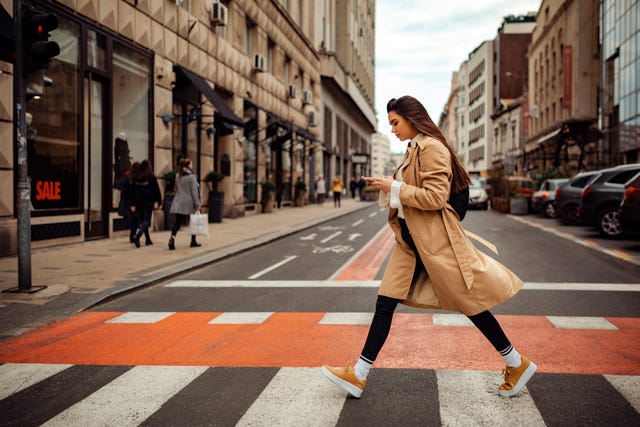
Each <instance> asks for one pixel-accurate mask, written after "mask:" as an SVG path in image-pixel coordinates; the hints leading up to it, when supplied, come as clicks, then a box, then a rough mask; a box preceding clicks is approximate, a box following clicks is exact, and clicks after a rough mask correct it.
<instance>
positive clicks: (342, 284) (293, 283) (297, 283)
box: [164, 255, 640, 292]
mask: <svg viewBox="0 0 640 427" xmlns="http://www.w3.org/2000/svg"><path fill="white" fill-rule="evenodd" d="M355 256H357V255H355ZM348 264H349V261H347V263H346V264H345V265H348ZM339 272H340V270H338V273H339ZM379 286H380V280H175V281H173V282H170V283H167V284H166V285H164V287H166V288H377V287H379ZM522 289H523V290H527V291H600V292H640V284H639V283H561V282H558V283H544V282H525V284H524V286H523V287H522Z"/></svg>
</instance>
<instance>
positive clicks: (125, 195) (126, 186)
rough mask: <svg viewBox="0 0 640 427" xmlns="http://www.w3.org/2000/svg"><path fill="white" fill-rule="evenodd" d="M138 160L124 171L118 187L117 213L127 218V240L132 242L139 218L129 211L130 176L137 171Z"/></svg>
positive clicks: (131, 182)
mask: <svg viewBox="0 0 640 427" xmlns="http://www.w3.org/2000/svg"><path fill="white" fill-rule="evenodd" d="M139 169H140V162H134V163H133V164H132V165H131V167H130V168H129V169H128V170H127V171H125V173H124V178H123V179H122V183H121V184H119V185H120V186H121V188H120V202H119V203H118V215H120V216H121V217H123V218H129V242H131V243H134V242H135V237H136V230H137V229H138V223H139V218H138V215H137V213H136V212H132V211H131V200H132V199H133V179H132V176H133V175H135V174H137V173H138V170H139Z"/></svg>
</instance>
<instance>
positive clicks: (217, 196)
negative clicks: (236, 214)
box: [204, 171, 224, 222]
mask: <svg viewBox="0 0 640 427" xmlns="http://www.w3.org/2000/svg"><path fill="white" fill-rule="evenodd" d="M223 179H224V175H223V174H221V173H220V172H218V171H211V172H209V173H208V174H207V175H206V176H205V177H204V181H205V182H206V183H207V186H208V187H209V222H222V211H223V208H224V192H222V191H218V184H219V183H220V182H222V180H223Z"/></svg>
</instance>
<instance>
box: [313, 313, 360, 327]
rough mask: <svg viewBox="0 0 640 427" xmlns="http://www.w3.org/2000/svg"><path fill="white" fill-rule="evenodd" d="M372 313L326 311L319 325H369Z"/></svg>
mask: <svg viewBox="0 0 640 427" xmlns="http://www.w3.org/2000/svg"><path fill="white" fill-rule="evenodd" d="M372 319H373V313H327V314H325V315H324V317H323V318H322V319H320V322H318V324H319V325H370V324H371V320H372Z"/></svg>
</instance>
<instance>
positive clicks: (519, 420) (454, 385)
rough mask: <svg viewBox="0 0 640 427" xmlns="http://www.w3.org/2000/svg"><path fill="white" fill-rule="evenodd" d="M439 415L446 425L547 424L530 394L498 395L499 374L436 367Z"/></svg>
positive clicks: (509, 426) (509, 425)
mask: <svg viewBox="0 0 640 427" xmlns="http://www.w3.org/2000/svg"><path fill="white" fill-rule="evenodd" d="M436 375H437V377H438V396H439V398H440V417H441V419H442V425H445V426H468V425H487V426H505V427H507V426H508V427H511V426H514V425H523V424H526V425H527V426H544V425H545V423H544V421H543V420H542V416H541V415H540V412H539V411H538V408H537V407H536V404H535V402H534V401H533V399H532V398H531V396H530V395H529V394H528V393H526V391H525V392H521V393H520V394H519V395H518V396H516V397H514V398H509V399H506V398H503V397H500V396H499V395H498V390H497V387H496V384H497V383H498V382H499V380H500V379H501V378H500V374H499V373H497V372H480V371H437V372H436Z"/></svg>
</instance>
